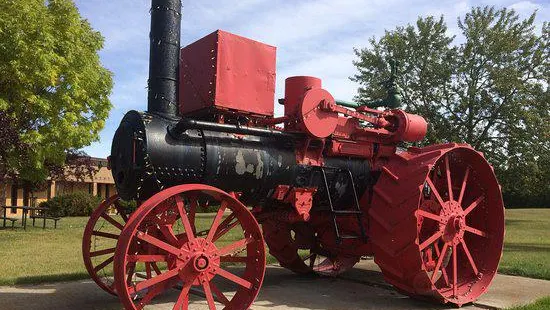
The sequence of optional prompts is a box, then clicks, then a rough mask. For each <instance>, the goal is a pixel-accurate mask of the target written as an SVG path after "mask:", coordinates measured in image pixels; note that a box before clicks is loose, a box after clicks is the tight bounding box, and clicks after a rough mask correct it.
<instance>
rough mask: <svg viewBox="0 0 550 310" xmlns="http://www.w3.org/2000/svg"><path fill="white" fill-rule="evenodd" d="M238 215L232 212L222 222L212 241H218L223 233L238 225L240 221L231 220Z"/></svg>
mask: <svg viewBox="0 0 550 310" xmlns="http://www.w3.org/2000/svg"><path fill="white" fill-rule="evenodd" d="M235 217H236V215H235V213H231V214H230V215H229V216H228V217H227V218H226V219H225V220H223V222H222V223H221V224H220V226H219V228H218V231H217V232H216V234H215V235H214V238H212V242H216V241H217V240H218V239H220V238H221V237H222V236H223V235H225V234H226V233H228V232H229V231H230V230H231V229H233V227H235V226H237V225H238V224H239V221H238V220H237V221H235V222H231V221H233V220H234V219H235Z"/></svg>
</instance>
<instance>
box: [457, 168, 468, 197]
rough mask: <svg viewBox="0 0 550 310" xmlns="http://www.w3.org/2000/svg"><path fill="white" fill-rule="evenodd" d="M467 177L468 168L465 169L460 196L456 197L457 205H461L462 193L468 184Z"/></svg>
mask: <svg viewBox="0 0 550 310" xmlns="http://www.w3.org/2000/svg"><path fill="white" fill-rule="evenodd" d="M469 175H470V166H468V167H466V173H465V174H464V179H463V180H462V186H461V187H460V195H459V196H458V204H462V198H463V197H464V192H465V191H466V184H467V183H468V176H469Z"/></svg>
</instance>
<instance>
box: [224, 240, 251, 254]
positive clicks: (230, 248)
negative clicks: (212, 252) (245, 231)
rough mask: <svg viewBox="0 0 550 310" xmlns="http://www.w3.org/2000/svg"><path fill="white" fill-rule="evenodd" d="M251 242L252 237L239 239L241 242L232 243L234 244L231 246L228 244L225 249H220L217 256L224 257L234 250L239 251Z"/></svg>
mask: <svg viewBox="0 0 550 310" xmlns="http://www.w3.org/2000/svg"><path fill="white" fill-rule="evenodd" d="M253 241H254V238H252V237H248V238H245V239H241V240H239V241H237V242H234V243H232V244H230V245H228V246H226V247H223V248H221V249H220V250H219V251H218V254H219V255H220V256H226V255H227V254H230V253H232V252H234V251H235V250H239V249H242V248H244V247H245V246H246V245H247V244H249V243H251V242H253Z"/></svg>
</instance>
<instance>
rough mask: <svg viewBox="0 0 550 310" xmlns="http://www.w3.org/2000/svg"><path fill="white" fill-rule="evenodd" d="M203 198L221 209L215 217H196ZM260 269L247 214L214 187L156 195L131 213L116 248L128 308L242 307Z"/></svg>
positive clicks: (257, 234)
mask: <svg viewBox="0 0 550 310" xmlns="http://www.w3.org/2000/svg"><path fill="white" fill-rule="evenodd" d="M204 199H207V200H208V202H209V204H210V205H211V206H212V205H219V209H218V211H217V212H216V213H215V214H212V215H204V214H197V207H198V205H199V200H204ZM265 264H266V263H265V248H264V243H263V238H262V234H261V231H260V228H259V226H258V223H257V222H256V220H255V219H254V217H253V216H252V214H251V213H250V211H249V210H248V209H247V208H246V207H245V206H244V205H242V204H241V203H240V202H239V201H238V200H237V199H235V198H234V197H233V196H231V195H229V194H227V193H225V192H223V191H221V190H219V189H216V188H214V187H211V186H207V185H202V184H186V185H179V186H175V187H172V188H169V189H166V190H164V191H162V192H159V193H158V194H156V195H154V196H153V197H151V198H150V199H148V200H147V201H146V202H144V203H143V204H142V205H141V206H140V207H139V208H138V210H137V211H136V212H135V213H134V214H133V215H132V217H131V218H130V220H129V222H128V224H127V226H126V227H125V228H124V230H123V232H122V234H121V236H120V238H119V242H118V244H117V249H116V255H115V269H114V270H115V283H116V288H117V292H119V298H120V300H121V302H122V303H123V304H124V306H125V307H126V309H142V308H144V307H146V306H147V305H148V304H151V303H154V302H156V301H158V302H162V303H170V306H171V307H172V308H173V309H188V307H189V304H190V303H191V302H203V303H206V304H207V305H208V307H209V309H218V308H219V309H222V308H225V309H243V310H244V309H248V308H249V307H250V305H251V304H252V302H253V301H254V299H255V298H256V296H257V294H258V292H259V289H260V287H261V284H262V281H263V277H264V272H265ZM191 295H197V296H199V298H198V300H196V299H197V297H196V296H191ZM200 299H202V301H201V300H200Z"/></svg>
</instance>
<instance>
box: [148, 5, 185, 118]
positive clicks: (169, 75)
mask: <svg viewBox="0 0 550 310" xmlns="http://www.w3.org/2000/svg"><path fill="white" fill-rule="evenodd" d="M151 3H152V4H151V33H150V34H149V38H150V40H151V46H150V53H149V81H148V89H149V91H148V98H147V112H150V113H155V114H159V115H162V116H165V117H173V116H176V115H177V114H178V102H179V101H178V87H179V54H180V33H181V0H152V2H151Z"/></svg>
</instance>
